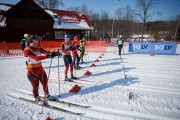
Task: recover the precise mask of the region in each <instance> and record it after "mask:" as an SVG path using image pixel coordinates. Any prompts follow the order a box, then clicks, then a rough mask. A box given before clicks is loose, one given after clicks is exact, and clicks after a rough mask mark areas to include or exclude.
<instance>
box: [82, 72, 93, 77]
mask: <svg viewBox="0 0 180 120" xmlns="http://www.w3.org/2000/svg"><path fill="white" fill-rule="evenodd" d="M90 74H91V73H90V72H89V71H86V72H85V73H84V74H83V75H84V76H90Z"/></svg>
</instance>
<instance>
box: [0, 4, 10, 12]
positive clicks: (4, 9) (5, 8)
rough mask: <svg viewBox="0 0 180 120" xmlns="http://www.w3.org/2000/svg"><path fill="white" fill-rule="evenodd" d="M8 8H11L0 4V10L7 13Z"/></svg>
mask: <svg viewBox="0 0 180 120" xmlns="http://www.w3.org/2000/svg"><path fill="white" fill-rule="evenodd" d="M9 8H11V7H10V6H8V5H2V4H0V10H3V11H7V10H8V9H9Z"/></svg>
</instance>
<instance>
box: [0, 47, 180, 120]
mask: <svg viewBox="0 0 180 120" xmlns="http://www.w3.org/2000/svg"><path fill="white" fill-rule="evenodd" d="M114 50H115V48H114V47H109V48H107V52H106V53H104V56H102V58H98V57H99V56H100V55H101V53H90V52H89V53H88V56H86V61H87V62H86V63H85V64H81V67H84V69H82V70H76V73H75V74H76V76H77V77H79V78H80V79H82V80H86V81H82V83H77V84H78V85H79V86H80V87H81V90H80V91H79V93H78V94H72V93H69V92H68V91H69V90H70V89H71V88H72V86H73V85H74V84H76V83H70V82H64V81H61V82H60V97H58V95H59V84H58V83H59V81H58V67H57V66H58V58H57V57H56V58H54V59H53V63H52V69H51V74H50V78H49V91H50V94H51V95H53V96H55V97H57V98H58V99H60V100H64V101H70V102H73V103H77V104H81V105H88V106H91V107H89V108H80V107H73V106H70V107H69V106H68V105H63V104H59V103H55V105H57V106H58V105H60V106H61V107H62V108H65V109H68V110H71V111H75V112H80V113H83V114H82V115H74V114H70V113H65V112H60V111H56V110H52V109H49V108H46V107H44V108H43V114H40V112H41V110H42V107H41V106H37V105H34V104H31V103H27V102H24V101H22V100H19V99H16V98H14V97H11V96H10V95H14V96H17V95H20V96H26V95H23V94H22V93H20V92H19V91H23V92H27V93H28V92H29V93H31V90H32V87H31V85H30V82H29V81H28V79H27V77H26V66H25V60H26V59H25V58H24V57H16V58H0V118H1V119H2V120H45V119H46V118H47V117H48V116H50V117H51V118H52V119H54V120H102V119H103V120H104V119H107V120H110V119H112V120H144V119H146V120H147V119H148V120H179V119H180V78H179V77H180V55H179V54H180V46H179V45H178V48H177V55H155V56H149V55H147V54H128V53H127V47H126V48H125V49H124V51H125V53H126V54H124V55H122V61H121V60H120V58H119V56H118V55H117V53H116V54H114ZM96 59H98V60H99V62H94V61H95V60H96ZM93 63H94V64H95V65H96V67H90V65H92V64H93ZM49 65H50V59H47V60H44V61H43V66H44V69H45V71H46V73H47V74H48V70H49ZM63 71H64V63H63V60H62V58H60V80H63V79H64V75H63V73H64V72H63ZM86 71H89V72H91V73H92V74H91V75H90V76H89V77H84V76H83V74H84V73H85V72H86ZM124 75H127V78H126V79H125V76H124ZM39 92H40V94H42V95H43V92H42V86H41V85H40V88H39ZM130 94H132V98H130V96H129V95H130ZM27 96H28V95H27ZM28 97H29V96H28Z"/></svg>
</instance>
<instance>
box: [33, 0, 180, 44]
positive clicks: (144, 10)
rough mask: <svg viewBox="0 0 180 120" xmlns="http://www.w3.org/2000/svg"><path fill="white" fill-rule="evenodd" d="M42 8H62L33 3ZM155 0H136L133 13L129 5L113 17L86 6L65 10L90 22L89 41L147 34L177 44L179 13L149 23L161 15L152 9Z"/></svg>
mask: <svg viewBox="0 0 180 120" xmlns="http://www.w3.org/2000/svg"><path fill="white" fill-rule="evenodd" d="M35 1H36V2H37V3H38V4H39V5H41V6H42V7H43V8H50V9H55V8H57V7H58V6H64V5H65V4H64V3H63V1H62V0H46V3H44V2H43V1H44V0H35ZM158 3H159V1H158V0H137V1H136V10H134V9H132V8H131V7H130V6H126V7H125V8H121V7H119V8H116V9H115V11H114V15H110V14H109V12H108V11H107V10H103V11H101V12H99V13H97V12H94V11H93V10H92V9H89V8H88V7H87V5H86V4H83V5H81V6H73V7H69V8H67V10H70V11H76V12H83V13H85V14H86V15H87V17H88V18H89V19H90V20H91V22H92V24H93V27H94V30H93V31H92V39H99V38H107V39H110V38H112V37H117V36H118V35H123V37H124V38H125V39H128V38H130V36H131V35H132V34H142V38H143V34H150V35H153V36H154V37H155V39H156V40H161V39H163V40H176V41H180V27H179V26H180V25H179V21H180V14H179V15H177V16H174V18H170V19H168V20H158V21H152V17H153V15H154V14H158V15H161V13H159V12H158V11H156V12H152V11H154V10H155V7H156V6H157V5H158Z"/></svg>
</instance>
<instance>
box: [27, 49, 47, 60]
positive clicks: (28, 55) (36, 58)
mask: <svg viewBox="0 0 180 120" xmlns="http://www.w3.org/2000/svg"><path fill="white" fill-rule="evenodd" d="M24 56H25V57H29V58H31V59H34V60H37V61H38V60H44V59H46V58H47V56H36V55H35V54H33V53H32V52H31V51H30V50H27V49H25V50H24Z"/></svg>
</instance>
